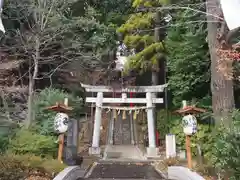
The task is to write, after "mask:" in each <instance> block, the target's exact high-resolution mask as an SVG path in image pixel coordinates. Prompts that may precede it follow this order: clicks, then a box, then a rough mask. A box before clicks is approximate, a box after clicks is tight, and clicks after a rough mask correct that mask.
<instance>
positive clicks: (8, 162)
mask: <svg viewBox="0 0 240 180" xmlns="http://www.w3.org/2000/svg"><path fill="white" fill-rule="evenodd" d="M65 167H66V166H65V165H64V164H62V163H60V162H59V161H57V160H53V159H50V158H47V159H45V158H40V157H38V156H34V155H15V154H4V155H2V156H0V177H1V178H0V179H1V180H16V179H25V178H27V177H29V176H30V175H31V174H36V173H37V175H39V176H41V177H43V178H46V179H52V178H54V175H55V174H56V173H59V172H60V171H62V170H63V169H64V168H65Z"/></svg>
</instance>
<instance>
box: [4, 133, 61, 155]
mask: <svg viewBox="0 0 240 180" xmlns="http://www.w3.org/2000/svg"><path fill="white" fill-rule="evenodd" d="M56 140H57V139H56V137H52V136H45V135H40V134H37V133H36V132H34V131H30V130H26V129H21V130H19V131H18V132H17V133H16V135H15V137H14V138H12V139H11V140H10V143H9V146H8V147H9V149H8V150H9V151H11V152H12V153H13V154H19V155H24V154H33V155H36V156H42V157H46V156H50V157H54V156H56V153H57V143H55V142H56Z"/></svg>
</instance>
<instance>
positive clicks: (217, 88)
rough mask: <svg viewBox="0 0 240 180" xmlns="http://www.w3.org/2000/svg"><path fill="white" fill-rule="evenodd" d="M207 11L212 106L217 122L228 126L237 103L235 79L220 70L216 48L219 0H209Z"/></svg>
mask: <svg viewBox="0 0 240 180" xmlns="http://www.w3.org/2000/svg"><path fill="white" fill-rule="evenodd" d="M206 11H207V21H208V44H209V51H210V56H211V91H212V108H213V113H214V118H215V122H216V124H217V125H219V124H220V123H223V124H224V125H226V126H228V125H230V124H231V119H230V118H228V117H229V116H228V115H229V112H230V111H232V110H233V108H234V105H235V103H234V94H233V80H229V79H226V77H225V76H224V74H223V73H221V72H218V67H219V60H220V57H219V56H218V54H217V52H216V50H217V48H220V42H219V41H218V39H217V34H218V26H219V19H218V18H216V17H219V16H220V14H221V7H220V3H219V0H207V1H206ZM214 21H215V22H214ZM216 21H218V22H216ZM226 118H227V119H226Z"/></svg>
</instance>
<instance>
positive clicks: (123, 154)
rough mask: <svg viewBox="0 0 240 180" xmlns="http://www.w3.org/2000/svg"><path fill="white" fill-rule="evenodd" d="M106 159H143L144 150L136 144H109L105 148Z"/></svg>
mask: <svg viewBox="0 0 240 180" xmlns="http://www.w3.org/2000/svg"><path fill="white" fill-rule="evenodd" d="M103 159H104V160H113V161H143V160H146V158H145V157H144V154H143V152H142V151H141V150H140V149H139V148H138V147H137V146H134V145H108V146H106V148H105V152H104V157H103Z"/></svg>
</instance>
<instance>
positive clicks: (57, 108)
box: [46, 102, 73, 113]
mask: <svg viewBox="0 0 240 180" xmlns="http://www.w3.org/2000/svg"><path fill="white" fill-rule="evenodd" d="M46 110H52V111H55V112H62V113H69V112H70V111H72V110H73V108H72V107H68V106H66V105H65V104H61V103H58V102H57V103H56V105H54V106H50V107H47V108H46Z"/></svg>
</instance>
